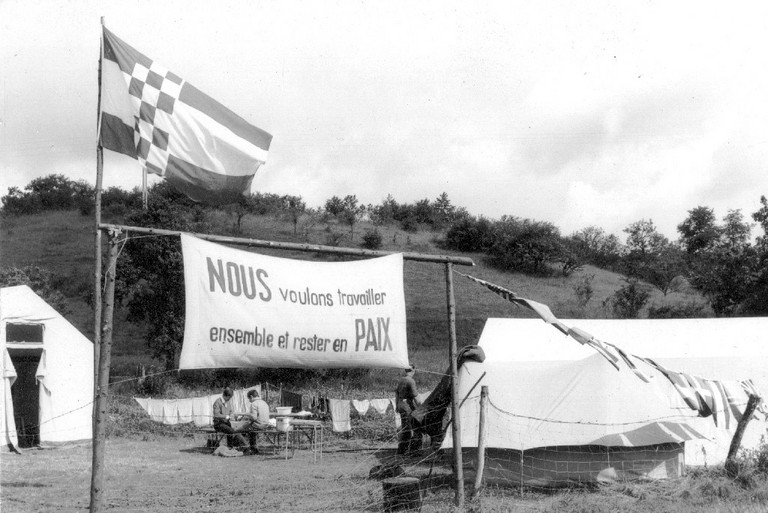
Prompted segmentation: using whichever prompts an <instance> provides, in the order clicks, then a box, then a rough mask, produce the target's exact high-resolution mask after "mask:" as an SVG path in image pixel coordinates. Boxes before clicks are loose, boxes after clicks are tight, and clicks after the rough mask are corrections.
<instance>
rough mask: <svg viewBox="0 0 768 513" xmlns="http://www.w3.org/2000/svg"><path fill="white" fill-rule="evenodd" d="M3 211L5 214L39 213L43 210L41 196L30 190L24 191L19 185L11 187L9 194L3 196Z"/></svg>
mask: <svg viewBox="0 0 768 513" xmlns="http://www.w3.org/2000/svg"><path fill="white" fill-rule="evenodd" d="M0 201H2V202H3V212H4V213H5V214H9V215H14V216H19V215H30V214H37V213H38V212H40V211H41V210H42V206H41V204H40V198H38V197H37V196H36V195H34V194H32V193H31V192H29V191H26V192H25V191H22V190H21V189H19V188H18V187H9V188H8V194H6V195H5V196H3V197H2V200H0Z"/></svg>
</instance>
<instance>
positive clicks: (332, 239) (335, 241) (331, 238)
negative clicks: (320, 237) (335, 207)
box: [325, 227, 344, 247]
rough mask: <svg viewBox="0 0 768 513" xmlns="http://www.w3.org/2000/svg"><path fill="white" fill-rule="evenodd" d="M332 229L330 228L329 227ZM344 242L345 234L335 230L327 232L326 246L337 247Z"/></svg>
mask: <svg viewBox="0 0 768 513" xmlns="http://www.w3.org/2000/svg"><path fill="white" fill-rule="evenodd" d="M329 228H330V227H329ZM342 240H344V234H343V233H338V232H336V231H333V230H330V229H329V230H327V233H326V235H325V245H326V246H332V247H337V246H339V245H340V244H341V241H342Z"/></svg>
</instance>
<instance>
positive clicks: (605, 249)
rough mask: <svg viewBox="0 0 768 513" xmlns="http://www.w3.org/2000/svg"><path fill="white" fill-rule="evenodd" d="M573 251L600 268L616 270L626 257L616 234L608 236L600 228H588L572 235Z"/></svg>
mask: <svg viewBox="0 0 768 513" xmlns="http://www.w3.org/2000/svg"><path fill="white" fill-rule="evenodd" d="M569 239H570V243H571V244H573V250H574V251H576V252H577V253H579V254H580V255H582V256H583V257H584V258H585V259H586V261H587V262H589V263H591V264H594V265H596V266H599V267H608V268H615V267H617V266H618V262H619V261H620V260H621V258H622V256H623V255H624V253H625V251H624V247H623V246H622V244H621V242H620V241H619V238H618V237H616V235H614V234H606V233H605V230H603V229H602V228H600V227H598V226H587V227H585V228H582V229H581V230H578V231H576V232H574V233H573V234H571V235H570V237H569Z"/></svg>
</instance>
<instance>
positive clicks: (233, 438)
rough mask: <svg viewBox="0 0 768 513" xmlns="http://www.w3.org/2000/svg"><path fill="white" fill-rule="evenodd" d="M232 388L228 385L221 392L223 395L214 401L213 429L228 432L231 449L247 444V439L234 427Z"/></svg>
mask: <svg viewBox="0 0 768 513" xmlns="http://www.w3.org/2000/svg"><path fill="white" fill-rule="evenodd" d="M233 395H234V394H233V393H232V389H231V388H229V387H227V388H225V389H224V392H223V393H222V394H221V397H219V398H218V399H216V402H214V403H213V429H215V430H216V431H219V432H221V433H226V434H227V445H228V446H229V448H230V449H232V448H235V447H240V446H244V445H245V439H244V438H243V437H242V435H239V434H237V430H236V429H235V428H233V427H232V422H231V420H232V417H233V414H232V403H231V402H230V400H231V399H232V396H233Z"/></svg>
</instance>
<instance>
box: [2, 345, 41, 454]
mask: <svg viewBox="0 0 768 513" xmlns="http://www.w3.org/2000/svg"><path fill="white" fill-rule="evenodd" d="M8 354H9V355H10V357H11V361H12V362H13V366H14V367H15V368H16V375H17V377H16V381H15V382H14V383H13V385H11V397H12V398H13V416H14V419H15V421H16V432H17V434H18V438H19V447H22V448H23V447H34V446H36V445H39V444H40V392H39V385H38V383H37V377H36V374H37V368H38V366H39V365H40V358H41V356H42V354H43V349H42V348H29V349H27V348H24V349H15V348H10V347H9V348H8Z"/></svg>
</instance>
